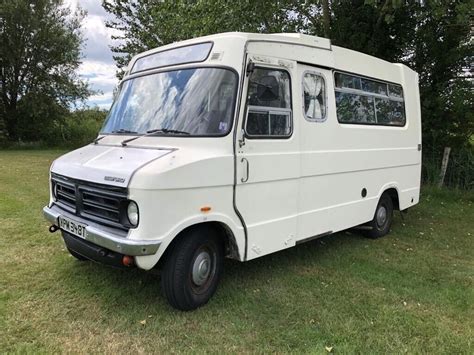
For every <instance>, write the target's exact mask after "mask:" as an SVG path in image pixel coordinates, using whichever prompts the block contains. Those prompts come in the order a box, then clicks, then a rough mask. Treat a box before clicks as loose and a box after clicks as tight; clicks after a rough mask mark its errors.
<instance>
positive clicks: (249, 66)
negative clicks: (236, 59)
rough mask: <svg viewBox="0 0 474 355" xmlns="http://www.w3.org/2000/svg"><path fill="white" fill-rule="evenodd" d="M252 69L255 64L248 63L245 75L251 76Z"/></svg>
mask: <svg viewBox="0 0 474 355" xmlns="http://www.w3.org/2000/svg"><path fill="white" fill-rule="evenodd" d="M254 69H255V63H254V62H252V61H249V62H248V64H247V69H246V71H245V73H246V75H247V76H249V75H250V74H252V72H253V70H254Z"/></svg>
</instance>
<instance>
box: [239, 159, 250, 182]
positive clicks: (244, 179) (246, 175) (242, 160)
mask: <svg viewBox="0 0 474 355" xmlns="http://www.w3.org/2000/svg"><path fill="white" fill-rule="evenodd" d="M240 162H241V163H243V162H245V163H246V164H245V165H246V169H245V172H246V174H245V178H241V179H240V181H241V182H247V181H249V174H250V166H249V161H248V160H247V159H246V158H242V159H241V160H240Z"/></svg>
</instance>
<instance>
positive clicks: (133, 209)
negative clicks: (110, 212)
mask: <svg viewBox="0 0 474 355" xmlns="http://www.w3.org/2000/svg"><path fill="white" fill-rule="evenodd" d="M127 218H128V221H129V222H130V224H131V225H132V226H133V227H136V226H138V221H139V219H140V216H139V212H138V205H137V203H136V202H135V201H130V202H129V203H128V206H127Z"/></svg>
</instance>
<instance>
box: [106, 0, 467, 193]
mask: <svg viewBox="0 0 474 355" xmlns="http://www.w3.org/2000/svg"><path fill="white" fill-rule="evenodd" d="M103 5H104V8H105V9H106V10H107V11H108V12H110V13H111V14H113V15H114V16H115V19H114V20H112V21H111V22H110V23H109V26H110V27H114V28H118V29H120V30H122V31H123V33H124V36H123V37H122V42H121V44H120V45H118V46H116V47H115V48H113V50H114V51H115V52H116V53H117V54H118V55H117V56H116V57H115V58H116V61H117V64H118V66H119V67H123V66H124V65H125V64H126V63H127V62H128V61H129V60H130V58H131V56H133V55H134V54H136V53H138V52H141V51H143V50H146V49H150V48H153V47H157V46H160V45H164V44H168V43H171V42H174V41H179V40H183V39H188V38H192V37H197V36H202V35H207V34H212V33H219V32H226V31H248V32H302V33H307V34H311V35H319V36H325V37H329V38H330V39H331V41H332V43H333V44H335V45H338V46H342V47H346V48H350V49H354V50H357V51H360V52H364V53H367V54H370V55H373V56H376V57H379V58H382V59H385V60H388V61H391V62H402V63H405V64H407V65H408V66H409V67H411V68H412V69H414V70H415V71H417V72H418V73H419V74H420V94H421V109H422V120H423V125H422V127H423V154H424V161H425V165H426V163H427V162H429V160H428V159H426V158H427V154H430V155H431V156H432V160H433V161H434V164H436V165H437V164H438V161H439V159H440V154H441V153H442V150H443V148H444V147H445V146H447V145H449V146H451V147H452V148H453V154H456V152H460V151H461V150H463V149H467V150H469V152H468V153H466V155H465V156H473V155H474V153H472V150H473V144H472V139H473V138H472V137H474V117H473V115H474V107H473V103H474V102H473V101H474V95H473V91H474V90H473V89H474V87H473V84H474V80H473V78H472V73H471V70H472V69H471V68H472V63H473V62H474V57H473V56H474V48H473V45H474V41H473V38H474V33H473V28H474V25H473V22H472V9H473V8H474V0H445V1H439V0H423V1H412V0H350V1H348V0H300V1H296V0H295V1H292V0H281V1H270V0H260V1H250V0H242V1H234V2H230V1H226V0H215V1H211V0H194V1H184V0H179V1H174V2H172V1H156V0H144V1H140V2H137V1H134V0H105V1H104V3H103ZM460 154H461V153H460ZM462 154H464V153H462ZM461 160H462V159H461V158H459V159H458V161H461ZM460 165H462V164H460ZM467 165H468V166H471V169H472V164H468V163H467ZM436 169H437V168H436ZM465 175H466V176H470V177H471V179H472V177H473V176H474V172H470V173H466V174H465ZM466 181H467V180H466ZM469 184H472V182H466V183H465V185H469Z"/></svg>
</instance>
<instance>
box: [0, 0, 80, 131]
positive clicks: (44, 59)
mask: <svg viewBox="0 0 474 355" xmlns="http://www.w3.org/2000/svg"><path fill="white" fill-rule="evenodd" d="M82 18H83V13H81V12H77V13H74V14H72V13H71V12H70V10H68V9H67V8H66V7H64V6H63V4H62V1H60V0H9V1H2V2H1V3H0V67H1V68H0V69H1V71H0V127H1V126H2V125H4V130H5V131H6V135H7V138H8V139H10V140H18V139H35V138H36V137H35V136H36V135H37V134H36V132H37V131H38V130H46V129H47V128H48V125H49V124H51V122H52V121H53V120H54V119H58V117H59V116H58V115H60V114H62V113H63V112H64V111H66V110H67V109H68V108H69V107H70V105H71V104H73V103H74V102H76V101H77V100H79V99H84V98H86V97H87V96H88V95H89V90H88V87H87V85H86V84H85V83H84V82H82V81H81V80H80V79H79V78H78V76H77V74H76V72H75V70H76V69H77V67H78V66H79V64H80V55H81V53H80V48H81V43H82V38H81V34H80V25H81V20H82ZM40 112H41V115H39V113H40ZM20 113H21V115H20ZM28 117H30V118H31V117H35V120H33V118H31V119H32V120H33V121H31V122H29V121H26V122H25V120H27V118H28Z"/></svg>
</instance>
